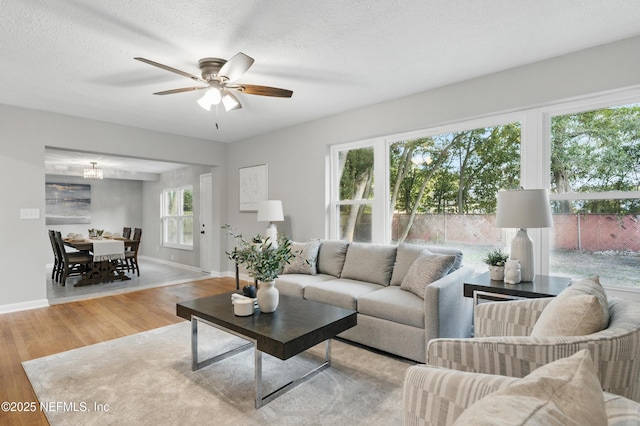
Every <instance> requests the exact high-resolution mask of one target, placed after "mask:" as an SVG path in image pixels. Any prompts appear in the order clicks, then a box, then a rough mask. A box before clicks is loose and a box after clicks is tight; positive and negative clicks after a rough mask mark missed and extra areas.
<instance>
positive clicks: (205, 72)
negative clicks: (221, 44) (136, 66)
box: [133, 52, 293, 111]
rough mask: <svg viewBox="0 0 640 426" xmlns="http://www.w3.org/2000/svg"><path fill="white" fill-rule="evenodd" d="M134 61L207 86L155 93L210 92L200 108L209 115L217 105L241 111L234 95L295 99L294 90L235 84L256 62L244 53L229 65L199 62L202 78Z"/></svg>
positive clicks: (216, 61) (217, 60) (216, 60)
mask: <svg viewBox="0 0 640 426" xmlns="http://www.w3.org/2000/svg"><path fill="white" fill-rule="evenodd" d="M133 59H135V60H137V61H140V62H144V63H147V64H149V65H153V66H154V67H158V68H162V69H163V70H167V71H171V72H173V73H176V74H178V75H181V76H184V77H187V78H190V79H191V80H193V81H196V82H199V83H203V84H205V86H193V87H183V88H181V89H172V90H165V91H162V92H156V93H154V95H171V94H174V93H183V92H191V91H194V90H204V89H208V90H207V91H206V93H205V94H204V96H203V97H202V98H200V99H199V100H198V104H200V106H201V107H202V108H204V109H206V110H207V111H210V110H211V106H212V105H218V104H220V103H222V105H223V106H224V108H225V110H226V111H232V110H234V109H240V108H242V105H241V104H240V100H239V99H238V98H237V97H236V96H235V95H234V94H233V92H240V93H246V94H248V95H260V96H275V97H279V98H290V97H291V96H292V95H293V92H292V91H291V90H286V89H278V88H277V87H269V86H256V85H253V84H240V83H237V84H236V83H234V82H235V81H236V80H237V79H238V78H240V77H241V76H242V75H243V74H244V73H246V72H247V70H248V69H249V68H250V67H251V65H253V62H254V60H253V58H251V57H250V56H247V55H245V54H244V53H242V52H239V53H237V54H236V55H235V56H234V57H233V58H231V59H229V60H228V61H226V60H224V59H220V58H202V59H200V60H199V61H198V66H199V67H200V72H201V75H202V77H197V76H195V75H193V74H189V73H188V72H184V71H180V70H179V69H176V68H172V67H170V66H167V65H164V64H160V63H158V62H154V61H151V60H149V59H145V58H140V57H137V58H133Z"/></svg>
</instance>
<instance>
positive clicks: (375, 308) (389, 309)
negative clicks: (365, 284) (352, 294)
mask: <svg viewBox="0 0 640 426" xmlns="http://www.w3.org/2000/svg"><path fill="white" fill-rule="evenodd" d="M358 312H359V313H361V314H363V315H369V316H372V317H376V318H380V319H385V320H389V321H393V322H396V323H399V324H405V325H410V326H412V327H418V328H424V301H423V300H422V299H420V298H419V297H417V296H416V295H415V294H413V293H410V292H408V291H404V290H402V289H401V288H400V287H398V286H395V285H394V286H388V287H384V288H381V289H379V290H376V291H373V292H371V293H367V294H365V295H363V296H360V298H358Z"/></svg>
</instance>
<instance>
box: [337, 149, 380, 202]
mask: <svg viewBox="0 0 640 426" xmlns="http://www.w3.org/2000/svg"><path fill="white" fill-rule="evenodd" d="M340 155H341V158H340V161H341V162H342V166H341V170H342V173H341V177H340V199H341V200H351V199H354V194H356V193H357V190H358V188H359V186H360V185H361V184H362V182H365V183H366V182H367V181H369V180H370V179H371V178H372V177H373V149H372V148H360V149H352V150H349V151H348V152H344V153H340ZM364 198H366V196H365V197H364Z"/></svg>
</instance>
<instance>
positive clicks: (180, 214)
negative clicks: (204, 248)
mask: <svg viewBox="0 0 640 426" xmlns="http://www.w3.org/2000/svg"><path fill="white" fill-rule="evenodd" d="M185 191H191V196H192V200H193V185H184V186H179V187H173V188H163V189H162V191H161V193H160V200H161V202H160V223H161V234H162V235H161V241H162V244H161V245H162V247H166V248H174V249H179V250H189V251H193V240H192V242H191V244H186V243H184V233H183V229H184V227H183V224H184V219H185V218H191V220H192V221H193V220H194V212H191V215H185V214H184V205H183V203H184V192H185ZM170 192H176V193H177V200H176V202H177V214H176V215H170V214H167V213H168V208H169V207H168V194H169V193H170ZM192 208H193V206H192ZM170 219H175V220H176V221H177V224H178V225H177V226H178V229H177V232H178V243H177V244H176V243H172V242H169V241H168V233H167V221H168V220H170ZM193 225H194V229H195V222H194V223H193Z"/></svg>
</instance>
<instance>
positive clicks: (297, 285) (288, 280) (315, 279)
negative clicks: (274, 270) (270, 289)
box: [276, 274, 335, 298]
mask: <svg viewBox="0 0 640 426" xmlns="http://www.w3.org/2000/svg"><path fill="white" fill-rule="evenodd" d="M333 279H335V277H334V276H332V275H327V274H317V275H307V274H283V275H280V276H279V277H278V279H276V288H277V289H278V291H280V294H284V295H287V296H295V297H299V298H302V297H303V296H304V289H305V287H306V286H308V285H310V284H315V283H320V282H323V281H328V280H333Z"/></svg>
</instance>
